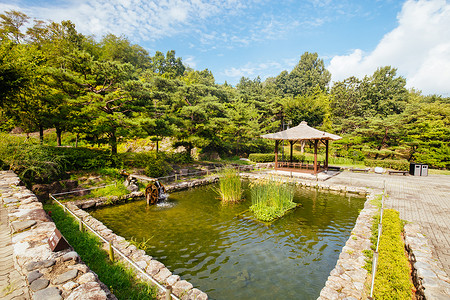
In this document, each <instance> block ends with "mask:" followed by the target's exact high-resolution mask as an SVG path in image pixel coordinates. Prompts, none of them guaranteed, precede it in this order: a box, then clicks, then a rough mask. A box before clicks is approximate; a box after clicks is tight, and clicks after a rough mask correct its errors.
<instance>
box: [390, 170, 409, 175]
mask: <svg viewBox="0 0 450 300" xmlns="http://www.w3.org/2000/svg"><path fill="white" fill-rule="evenodd" d="M388 173H389V175H392V174H402V175H409V171H393V170H389V171H388Z"/></svg>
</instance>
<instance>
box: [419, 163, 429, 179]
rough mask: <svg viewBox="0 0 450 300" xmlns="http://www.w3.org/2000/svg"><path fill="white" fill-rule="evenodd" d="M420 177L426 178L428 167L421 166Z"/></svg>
mask: <svg viewBox="0 0 450 300" xmlns="http://www.w3.org/2000/svg"><path fill="white" fill-rule="evenodd" d="M420 176H428V165H422V168H421V170H420Z"/></svg>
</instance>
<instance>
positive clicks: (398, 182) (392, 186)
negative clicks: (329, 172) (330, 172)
mask: <svg viewBox="0 0 450 300" xmlns="http://www.w3.org/2000/svg"><path fill="white" fill-rule="evenodd" d="M326 182H327V183H330V184H331V183H333V184H342V185H347V186H359V187H370V188H373V189H375V190H379V191H380V192H381V191H382V189H383V184H384V182H386V189H387V193H388V195H389V197H388V198H387V200H386V202H385V207H386V208H393V209H395V210H398V211H399V212H400V218H402V219H403V220H406V221H409V222H414V223H417V224H419V225H420V226H421V227H422V231H423V232H422V233H423V234H424V235H425V236H426V237H427V238H428V240H429V241H430V242H431V243H432V244H433V246H434V248H435V250H436V253H433V254H434V256H435V257H437V258H438V260H439V261H440V262H441V264H442V266H443V269H444V271H445V272H446V273H447V275H448V276H450V176H445V175H429V176H427V177H421V176H402V175H386V174H383V175H380V174H373V173H372V174H371V173H369V174H365V173H352V172H348V171H347V172H343V173H341V174H339V175H337V176H335V177H333V178H331V179H329V180H327V181H326Z"/></svg>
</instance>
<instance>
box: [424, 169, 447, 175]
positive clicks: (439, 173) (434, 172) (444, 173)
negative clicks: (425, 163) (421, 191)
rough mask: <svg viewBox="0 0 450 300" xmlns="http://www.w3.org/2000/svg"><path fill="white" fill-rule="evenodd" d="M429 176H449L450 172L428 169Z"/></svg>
mask: <svg viewBox="0 0 450 300" xmlns="http://www.w3.org/2000/svg"><path fill="white" fill-rule="evenodd" d="M428 174H430V175H450V170H438V169H428Z"/></svg>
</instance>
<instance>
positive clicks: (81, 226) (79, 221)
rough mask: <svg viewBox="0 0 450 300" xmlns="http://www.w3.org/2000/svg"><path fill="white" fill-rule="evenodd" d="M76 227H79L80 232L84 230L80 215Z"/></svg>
mask: <svg viewBox="0 0 450 300" xmlns="http://www.w3.org/2000/svg"><path fill="white" fill-rule="evenodd" d="M78 227H79V229H80V231H81V232H83V231H84V228H83V218H82V217H80V218H79V219H78Z"/></svg>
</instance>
